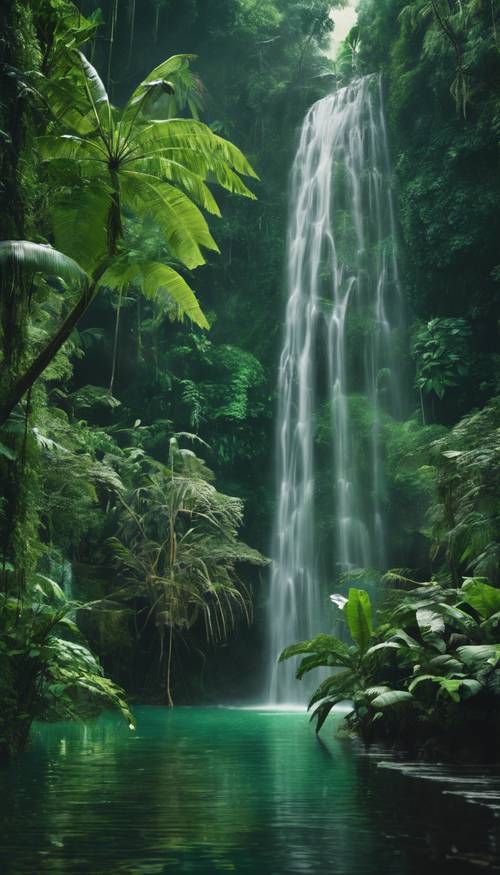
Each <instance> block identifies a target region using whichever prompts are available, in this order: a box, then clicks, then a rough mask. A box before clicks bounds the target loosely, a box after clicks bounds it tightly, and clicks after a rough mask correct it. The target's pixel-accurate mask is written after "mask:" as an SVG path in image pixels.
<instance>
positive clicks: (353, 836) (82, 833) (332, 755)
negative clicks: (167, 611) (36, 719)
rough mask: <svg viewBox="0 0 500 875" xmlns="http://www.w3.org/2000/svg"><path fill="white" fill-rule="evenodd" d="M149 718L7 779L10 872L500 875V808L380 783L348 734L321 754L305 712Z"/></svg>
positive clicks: (49, 751) (178, 713)
mask: <svg viewBox="0 0 500 875" xmlns="http://www.w3.org/2000/svg"><path fill="white" fill-rule="evenodd" d="M136 713H137V720H138V728H137V731H136V732H135V733H132V732H130V731H129V730H128V729H127V727H126V725H125V724H123V723H122V722H121V721H120V720H119V719H118V718H117V717H115V716H113V715H111V716H103V717H101V718H99V719H98V720H96V721H93V722H91V723H90V724H88V725H79V724H78V725H77V724H74V723H57V724H52V725H44V726H37V727H36V728H35V730H34V732H33V738H32V744H31V748H30V750H29V751H28V752H27V753H26V754H24V755H23V756H21V757H20V758H18V760H17V761H16V762H15V763H13V764H11V765H9V766H4V767H3V768H2V769H1V770H0V825H1V835H2V843H1V847H0V872H2V873H4V875H11V873H12V875H14V873H15V875H19V873H22V875H38V873H45V872H50V873H92V875H100V873H105V872H106V873H111V875H118V873H137V875H138V873H147V875H156V873H178V872H179V873H180V872H183V873H184V872H190V873H218V872H224V873H227V872H242V873H252V875H292V873H314V875H321V873H335V875H337V873H338V875H361V873H370V875H379V873H380V875H392V873H394V875H396V873H397V875H410V873H412V875H413V873H414V875H417V873H418V875H420V873H422V872H425V873H426V875H430V873H433V872H435V873H442V872H448V871H450V872H453V873H466V872H467V873H468V872H475V871H481V868H478V869H477V868H476V863H475V862H474V861H473V857H474V854H475V855H476V857H478V855H479V856H480V858H481V859H480V862H481V860H482V863H481V866H483V867H484V865H485V860H489V861H490V868H491V867H493V866H494V862H491V861H492V860H493V855H494V852H495V848H496V844H495V842H496V839H495V829H496V824H498V820H496V814H497V812H496V811H495V808H494V806H493V807H491V806H490V807H486V806H482V805H471V804H469V802H467V800H466V798H465V797H464V796H463V795H461V794H460V793H459V794H458V795H455V796H454V795H453V792H452V793H449V792H447V793H446V794H445V793H444V791H443V787H445V789H446V787H448V789H450V788H451V789H452V790H453V787H454V786H455V784H453V782H452V783H451V784H450V783H449V782H448V785H447V784H446V782H445V784H443V783H442V781H441V779H440V778H439V775H438V778H437V779H436V780H419V779H418V777H417V778H415V777H413V778H409V777H407V776H405V775H404V774H402V773H401V772H400V770H399V767H398V768H396V769H394V768H380V767H379V760H380V759H381V755H380V754H377V753H376V754H372V755H369V756H367V755H366V754H365V753H364V752H363V751H362V749H361V748H359V747H358V746H357V745H356V744H355V743H353V742H351V741H349V740H345V741H340V740H336V739H335V738H334V736H333V724H331V725H330V728H329V729H328V728H327V729H326V731H325V732H324V740H323V741H318V740H317V738H316V736H315V734H314V731H313V730H312V729H311V727H310V726H309V723H308V720H307V717H306V716H305V715H304V714H302V713H283V712H278V713H270V712H266V711H262V712H260V711H258V710H238V709H226V708H178V709H174V710H167V709H164V708H154V707H144V708H138V709H137V712H136ZM339 719H340V718H339ZM382 759H383V758H382ZM388 764H389V765H391V762H390V760H389V763H388ZM392 765H394V763H393V764H392ZM422 768H423V769H425V767H423V766H422ZM440 781H441V783H440ZM481 855H482V856H481ZM483 871H484V868H483Z"/></svg>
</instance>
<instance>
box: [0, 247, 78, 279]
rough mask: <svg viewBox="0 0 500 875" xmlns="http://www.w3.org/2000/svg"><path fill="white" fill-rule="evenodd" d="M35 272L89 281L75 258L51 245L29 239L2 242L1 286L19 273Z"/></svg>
mask: <svg viewBox="0 0 500 875" xmlns="http://www.w3.org/2000/svg"><path fill="white" fill-rule="evenodd" d="M36 273H43V274H46V275H48V276H58V277H61V279H63V280H65V281H66V282H68V283H77V284H78V285H80V286H84V285H87V283H88V279H89V278H88V276H87V274H86V272H85V271H84V270H82V268H81V267H80V265H79V264H77V263H76V261H74V260H73V259H72V258H69V257H68V256H67V255H63V254H62V252H58V251H57V249H53V248H52V247H51V246H45V245H42V244H40V243H30V242H29V241H26V240H4V241H3V242H2V243H0V287H2V288H3V287H4V285H5V284H6V283H7V284H8V283H10V282H12V280H14V281H15V279H16V277H26V278H28V277H31V276H33V275H34V274H36Z"/></svg>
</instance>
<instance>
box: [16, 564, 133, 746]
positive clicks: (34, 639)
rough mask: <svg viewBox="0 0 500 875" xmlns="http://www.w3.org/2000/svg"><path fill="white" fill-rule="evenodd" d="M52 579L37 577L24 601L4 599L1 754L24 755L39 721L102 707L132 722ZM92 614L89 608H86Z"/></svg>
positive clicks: (69, 603)
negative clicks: (30, 733)
mask: <svg viewBox="0 0 500 875" xmlns="http://www.w3.org/2000/svg"><path fill="white" fill-rule="evenodd" d="M78 607H80V608H82V607H85V606H84V605H79V604H78V603H77V602H73V601H68V600H67V599H66V597H65V595H64V593H63V591H62V590H61V588H60V587H59V586H58V584H57V583H56V582H55V581H53V580H51V579H50V578H48V577H46V576H44V575H41V574H35V575H34V576H33V578H32V580H31V581H30V582H29V585H28V587H27V591H26V592H25V594H24V595H23V597H22V598H18V597H14V596H12V595H8V594H5V593H4V594H1V595H0V628H1V629H2V637H1V639H0V701H1V708H0V753H2V754H7V755H9V754H12V753H15V752H17V751H19V750H22V749H23V748H24V747H25V745H26V742H27V739H28V733H29V730H30V727H31V724H32V722H33V720H34V719H36V718H43V717H44V716H48V715H52V716H54V715H57V716H58V717H61V718H75V717H79V716H83V715H88V714H95V713H96V712H98V711H99V710H100V709H101V708H103V707H111V708H116V709H118V710H119V711H120V712H121V714H122V715H123V717H124V718H125V720H126V721H127V723H128V724H129V725H130V727H131V728H134V725H135V723H134V718H133V716H132V714H131V712H130V710H129V708H128V706H127V704H126V702H125V698H124V693H123V691H122V690H121V689H120V688H119V687H117V686H116V685H115V684H113V683H112V681H110V680H109V679H108V678H105V677H104V675H103V671H102V668H101V666H100V665H99V662H98V661H97V659H96V657H95V656H94V655H93V654H92V653H91V652H90V650H89V649H88V646H87V644H86V642H85V640H84V639H83V637H82V635H81V632H80V631H79V629H78V627H77V625H76V624H75V622H74V621H73V620H72V619H71V614H72V613H73V612H74V611H75V610H76V609H77V608H78ZM87 607H88V608H89V609H90V607H91V606H90V605H89V606H87Z"/></svg>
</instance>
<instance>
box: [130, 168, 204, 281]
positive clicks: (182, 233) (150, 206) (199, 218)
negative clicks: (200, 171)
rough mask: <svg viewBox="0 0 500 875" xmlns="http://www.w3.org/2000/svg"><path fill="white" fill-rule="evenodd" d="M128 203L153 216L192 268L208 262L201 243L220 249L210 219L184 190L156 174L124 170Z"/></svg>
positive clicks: (144, 214)
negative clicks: (160, 180)
mask: <svg viewBox="0 0 500 875" xmlns="http://www.w3.org/2000/svg"><path fill="white" fill-rule="evenodd" d="M121 181H122V183H121V184H122V195H123V200H124V205H125V206H128V207H129V209H131V210H132V211H133V212H134V213H135V214H136V215H137V216H140V217H146V216H147V215H149V216H151V219H152V220H153V222H154V223H155V224H156V225H157V226H158V228H159V229H160V230H161V231H162V233H163V234H164V236H165V240H166V241H167V243H168V245H169V247H170V249H171V251H172V253H173V254H174V255H175V256H176V257H177V258H178V259H179V260H180V261H182V262H183V264H185V265H186V267H189V268H190V269H193V268H195V267H198V266H199V265H201V264H204V263H205V259H204V257H203V255H202V253H201V249H200V247H201V246H204V247H205V248H206V249H211V250H213V251H214V252H218V251H219V250H218V247H217V244H216V243H215V241H214V239H213V237H212V235H211V234H210V231H209V228H208V225H207V222H206V220H205V218H204V216H203V214H202V213H201V212H200V210H199V209H198V207H197V206H196V205H195V204H194V203H193V202H192V201H191V200H190V199H189V198H188V197H187V195H185V194H184V193H183V192H182V191H180V190H179V189H177V188H175V187H174V186H173V185H170V184H169V183H166V182H159V181H158V180H157V178H156V177H155V176H153V175H152V174H147V173H139V172H137V171H133V170H126V171H123V172H122V174H121Z"/></svg>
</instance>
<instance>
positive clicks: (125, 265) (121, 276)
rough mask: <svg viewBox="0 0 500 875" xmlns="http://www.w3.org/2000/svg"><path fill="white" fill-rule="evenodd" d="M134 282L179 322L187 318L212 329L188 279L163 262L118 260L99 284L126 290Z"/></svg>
mask: <svg viewBox="0 0 500 875" xmlns="http://www.w3.org/2000/svg"><path fill="white" fill-rule="evenodd" d="M135 281H137V282H138V283H139V285H140V288H141V291H142V293H143V294H144V296H145V297H146V298H149V299H150V300H152V301H154V302H155V303H156V304H157V306H158V307H160V308H161V309H163V310H167V311H169V312H174V313H175V315H176V316H177V318H179V319H183V318H184V317H187V318H188V319H190V320H191V322H194V324H195V325H198V326H199V327H200V328H209V327H210V326H209V324H208V322H207V320H206V318H205V316H204V314H203V312H202V310H201V307H200V305H199V303H198V301H197V299H196V295H195V293H194V292H193V290H192V289H191V288H190V287H189V285H188V284H187V282H186V281H185V279H183V277H181V275H180V274H178V273H177V271H176V270H174V269H173V268H172V267H169V266H168V265H166V264H161V262H157V261H137V260H136V259H134V260H131V259H127V258H121V259H118V260H117V261H115V262H114V263H113V264H112V265H111V266H110V267H109V268H108V269H107V270H106V271H105V273H104V274H103V276H102V278H101V280H100V283H99V285H100V286H106V287H108V288H111V289H116V290H117V291H123V289H125V288H126V287H127V286H128V285H130V284H131V283H133V282H135Z"/></svg>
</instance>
